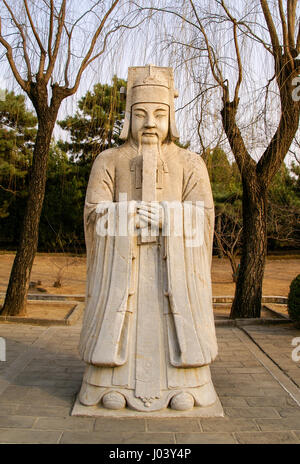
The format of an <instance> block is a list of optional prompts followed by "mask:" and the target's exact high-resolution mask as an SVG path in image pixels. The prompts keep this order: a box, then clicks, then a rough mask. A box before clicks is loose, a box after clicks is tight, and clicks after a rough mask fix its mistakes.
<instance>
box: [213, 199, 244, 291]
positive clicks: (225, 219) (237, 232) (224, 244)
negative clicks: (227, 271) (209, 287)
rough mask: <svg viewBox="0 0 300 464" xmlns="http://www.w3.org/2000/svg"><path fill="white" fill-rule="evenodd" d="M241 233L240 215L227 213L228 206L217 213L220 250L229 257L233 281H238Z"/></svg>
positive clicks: (217, 233)
mask: <svg viewBox="0 0 300 464" xmlns="http://www.w3.org/2000/svg"><path fill="white" fill-rule="evenodd" d="M241 233H242V227H241V224H240V217H239V216H238V215H235V216H233V215H231V216H229V215H228V214H226V208H225V211H219V212H218V213H217V214H216V228H215V238H216V241H217V244H218V248H219V250H221V252H222V254H223V255H224V256H226V257H227V258H228V259H229V262H230V265H231V270H232V280H233V282H236V280H237V276H238V269H239V267H238V263H237V254H238V251H239V248H240V245H241V243H240V237H241Z"/></svg>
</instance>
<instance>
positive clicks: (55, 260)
mask: <svg viewBox="0 0 300 464" xmlns="http://www.w3.org/2000/svg"><path fill="white" fill-rule="evenodd" d="M13 259H14V254H13V253H3V252H2V253H1V254H0V293H4V292H5V291H6V286H7V283H8V278H9V274H10V270H11V266H12V263H13ZM299 272H300V256H299V257H295V256H293V257H291V258H290V257H280V258H279V257H269V258H268V259H267V264H266V270H265V277H264V282H263V295H264V296H270V295H272V296H287V295H288V292H289V286H290V283H291V281H292V280H293V278H294V277H296V275H297V274H299ZM85 274H86V259H85V257H84V256H69V255H59V254H45V253H38V254H37V255H36V258H35V260H34V265H33V270H32V274H31V281H35V282H37V281H41V284H40V285H38V287H41V288H43V289H44V290H46V291H47V293H50V294H69V295H79V294H84V293H85ZM231 274H232V272H231V267H230V264H229V261H228V260H226V259H218V258H217V257H213V265H212V284H213V295H214V296H221V295H223V296H224V295H226V296H233V295H234V287H235V284H234V283H233V282H232V277H231ZM57 280H61V284H62V286H61V287H59V288H57V287H54V286H53V284H54V282H55V281H57ZM30 293H32V291H30Z"/></svg>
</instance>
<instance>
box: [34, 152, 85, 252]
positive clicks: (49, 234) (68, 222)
mask: <svg viewBox="0 0 300 464" xmlns="http://www.w3.org/2000/svg"><path fill="white" fill-rule="evenodd" d="M86 187H87V176H85V175H84V169H82V167H80V166H79V165H78V164H76V163H74V162H72V161H71V160H69V159H68V157H67V155H66V154H65V153H64V152H63V151H61V150H60V149H59V147H58V146H57V145H54V144H52V146H51V150H50V157H49V163H48V176H47V184H46V192H45V200H44V204H43V210H42V215H41V222H40V229H39V247H40V249H44V250H47V251H55V252H61V251H65V250H67V249H68V248H69V249H70V248H72V249H73V250H77V251H82V249H84V232H83V207H84V198H85V191H86Z"/></svg>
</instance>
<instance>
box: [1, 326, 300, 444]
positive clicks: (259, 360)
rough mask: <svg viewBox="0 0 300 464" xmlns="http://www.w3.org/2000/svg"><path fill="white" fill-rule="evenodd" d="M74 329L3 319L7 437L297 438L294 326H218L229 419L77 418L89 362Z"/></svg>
mask: <svg viewBox="0 0 300 464" xmlns="http://www.w3.org/2000/svg"><path fill="white" fill-rule="evenodd" d="M80 329H81V327H80V323H77V324H76V325H74V326H72V327H48V328H46V327H36V326H29V325H28V326H24V325H23V326H21V324H16V325H14V324H0V336H1V337H4V338H5V339H6V342H7V349H8V358H7V362H3V363H0V443H44V444H47V443H70V444H71V443H103V444H106V445H107V444H114V443H118V444H186V445H188V444H202V443H207V444H209V443H213V444H218V443H220V444H221V443H222V444H223V443H224V444H225V443H226V444H227V443H228V444H239V443H247V444H248V443H264V444H267V443H280V444H281V443H287V444H288V443H298V444H300V407H299V405H298V404H297V401H296V400H297V398H298V397H297V395H298V394H299V384H298V383H297V382H298V381H299V378H298V372H300V369H299V367H300V363H295V362H293V361H292V360H291V350H292V346H291V340H292V338H294V337H297V336H300V331H299V330H298V331H296V330H295V329H293V328H292V327H291V326H287V327H285V326H282V325H281V326H267V325H263V326H251V325H250V326H246V327H242V328H237V327H232V328H231V327H218V328H217V338H218V344H219V356H218V358H217V360H216V362H215V363H214V364H213V366H212V369H211V371H212V378H213V382H214V384H215V387H216V390H217V393H218V395H219V398H220V401H221V403H222V406H223V409H224V412H225V417H218V418H200V419H199V418H178V419H175V420H174V419H172V418H169V419H158V418H133V419H130V418H126V419H125V418H124V419H120V418H109V417H107V418H101V417H98V418H94V417H88V418H86V417H75V416H71V415H70V414H71V410H72V408H73V405H74V402H75V398H76V395H77V392H78V390H79V388H80V384H81V380H82V375H83V371H84V363H83V362H82V361H81V360H80V359H79V356H78V352H77V345H78V340H79V334H80Z"/></svg>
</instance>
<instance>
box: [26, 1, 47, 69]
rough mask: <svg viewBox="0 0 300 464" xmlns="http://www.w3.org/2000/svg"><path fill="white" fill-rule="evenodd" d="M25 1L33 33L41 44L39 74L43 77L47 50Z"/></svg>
mask: <svg viewBox="0 0 300 464" xmlns="http://www.w3.org/2000/svg"><path fill="white" fill-rule="evenodd" d="M23 2H24V5H25V10H26V14H27V17H28V19H29V23H30V26H31V29H32V32H33V35H34V37H35V40H36V41H37V43H38V46H39V48H40V50H41V58H40V64H39V71H38V76H39V77H40V78H41V77H42V75H43V71H44V65H45V60H46V50H45V49H44V47H43V44H42V42H41V39H40V37H39V35H38V33H37V31H36V28H35V25H34V23H33V20H32V17H31V14H30V11H29V8H28V4H27V0H23Z"/></svg>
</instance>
